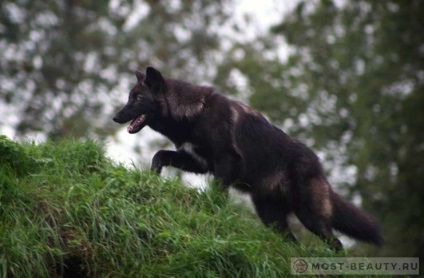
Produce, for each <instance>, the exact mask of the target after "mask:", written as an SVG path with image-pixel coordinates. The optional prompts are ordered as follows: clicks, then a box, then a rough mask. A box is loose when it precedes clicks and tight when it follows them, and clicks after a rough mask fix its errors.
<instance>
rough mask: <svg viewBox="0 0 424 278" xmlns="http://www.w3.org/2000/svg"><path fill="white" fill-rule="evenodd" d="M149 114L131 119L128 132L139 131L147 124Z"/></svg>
mask: <svg viewBox="0 0 424 278" xmlns="http://www.w3.org/2000/svg"><path fill="white" fill-rule="evenodd" d="M146 119H147V115H146V114H143V115H141V116H138V117H137V118H135V119H134V120H132V121H131V123H130V125H129V126H128V127H127V131H128V133H137V132H139V131H140V130H141V129H142V128H143V127H144V126H145V125H146Z"/></svg>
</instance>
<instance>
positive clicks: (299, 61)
mask: <svg viewBox="0 0 424 278" xmlns="http://www.w3.org/2000/svg"><path fill="white" fill-rule="evenodd" d="M423 15H424V1H421V0H411V1H400V0H399V1H398V0H388V1H371V0H356V1H342V2H340V1H331V0H321V1H300V2H299V4H298V5H297V7H296V9H295V10H294V11H293V12H292V13H291V14H289V15H288V16H287V17H285V18H284V20H283V22H282V23H281V24H279V25H277V26H275V27H274V28H273V30H272V31H273V32H274V33H275V34H281V35H283V36H284V38H285V40H286V41H287V43H288V44H289V46H290V47H289V53H290V55H289V58H288V60H287V62H285V63H283V64H278V63H275V62H273V61H272V60H273V59H264V58H263V57H262V58H260V57H254V56H250V57H249V59H245V60H243V61H241V62H240V63H239V64H238V66H239V70H240V71H241V72H242V73H244V74H245V75H246V76H247V79H248V80H250V81H252V82H250V86H251V91H252V95H251V97H250V100H251V103H252V105H253V106H255V107H257V108H259V109H261V110H264V111H268V115H269V116H270V117H271V118H272V119H273V120H274V121H276V122H279V123H280V124H282V125H283V126H285V127H288V128H289V129H290V133H291V134H297V135H298V136H300V137H303V138H309V140H307V142H309V144H310V145H314V147H315V148H316V149H321V150H324V152H323V153H325V154H326V155H325V156H324V160H326V161H330V162H332V163H331V164H327V165H342V166H343V168H342V171H341V175H342V176H343V177H341V178H343V179H346V181H345V182H344V183H343V182H342V183H341V185H342V186H344V189H346V190H349V192H350V194H351V197H354V196H360V197H361V200H362V205H363V207H365V209H367V210H369V211H370V212H372V213H373V214H374V215H376V216H377V217H378V218H379V219H381V221H382V223H383V225H384V235H385V238H386V241H387V242H386V244H385V247H384V248H383V249H382V250H380V251H379V254H380V255H388V256H422V257H424V251H423V250H424V202H423V200H424V182H423V181H424V163H423V162H424V161H423V157H424V109H423V107H424V32H423V30H424V16H423ZM260 59H262V62H261V63H260V64H258V63H257V62H255V63H250V62H249V60H250V61H253V60H256V61H258V60H260ZM252 64H253V65H255V66H254V67H253V66H251V65H252ZM281 119H285V120H284V121H282V120H281ZM310 138H313V139H312V140H311V139H310ZM328 170H329V169H328ZM348 177H353V178H351V179H348Z"/></svg>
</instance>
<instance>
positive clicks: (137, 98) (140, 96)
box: [135, 94, 143, 100]
mask: <svg viewBox="0 0 424 278" xmlns="http://www.w3.org/2000/svg"><path fill="white" fill-rule="evenodd" d="M135 99H136V100H142V99H143V96H142V95H140V94H138V95H137V96H136V97H135Z"/></svg>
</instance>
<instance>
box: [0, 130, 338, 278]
mask: <svg viewBox="0 0 424 278" xmlns="http://www.w3.org/2000/svg"><path fill="white" fill-rule="evenodd" d="M0 139H1V140H0V152H1V154H2V156H1V160H0V169H2V172H1V175H0V178H1V180H2V183H1V189H0V193H1V195H0V222H1V225H0V275H1V276H3V277H4V276H15V277H47V276H56V275H64V276H65V275H73V276H74V277H75V276H76V275H89V276H92V277H105V276H113V277H135V276H142V277H168V276H177V277H284V276H287V275H289V273H290V263H289V262H290V257H293V256H312V255H315V256H333V255H332V253H331V252H328V251H326V250H325V249H322V248H320V249H312V250H310V249H304V248H302V247H299V246H293V245H291V244H288V243H284V242H283V239H282V237H281V236H279V235H277V234H275V233H274V232H272V231H271V230H269V229H266V228H265V227H263V225H262V224H261V223H259V221H258V220H257V219H256V217H254V216H252V213H250V212H249V210H247V209H246V208H245V207H243V206H242V205H236V204H235V203H234V202H233V201H232V199H231V198H230V197H229V195H227V194H224V193H223V192H221V191H220V190H208V191H198V190H196V189H193V188H188V187H185V186H183V185H181V184H180V183H179V182H178V181H177V180H163V179H161V178H160V177H158V176H156V175H152V174H150V173H148V172H140V171H138V170H135V169H127V168H124V167H123V166H120V165H114V163H112V162H111V161H110V160H109V159H107V158H106V157H105V156H104V151H103V149H102V148H101V147H99V146H98V145H97V144H96V143H94V142H92V141H85V142H76V141H61V142H57V143H51V142H50V143H44V144H41V145H34V144H26V143H25V144H22V145H20V144H17V143H15V142H12V141H10V140H9V139H7V138H5V137H1V138H0ZM5 158H6V159H5ZM4 181H6V182H4Z"/></svg>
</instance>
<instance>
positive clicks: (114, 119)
mask: <svg viewBox="0 0 424 278" xmlns="http://www.w3.org/2000/svg"><path fill="white" fill-rule="evenodd" d="M113 121H114V122H117V123H119V118H118V117H117V116H116V115H115V116H114V117H113Z"/></svg>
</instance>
